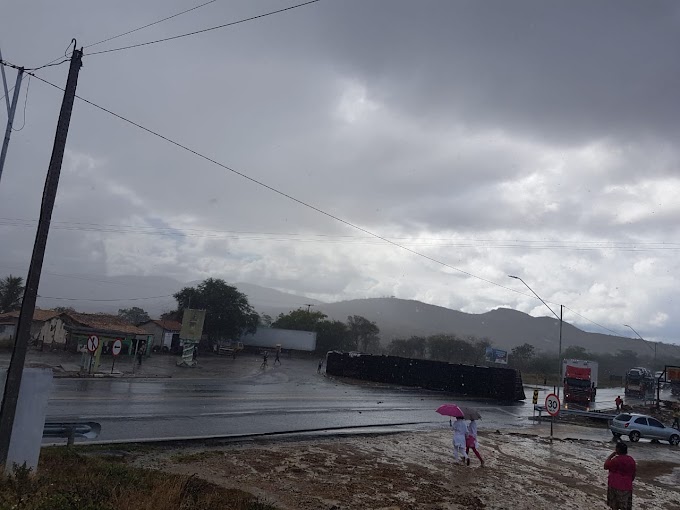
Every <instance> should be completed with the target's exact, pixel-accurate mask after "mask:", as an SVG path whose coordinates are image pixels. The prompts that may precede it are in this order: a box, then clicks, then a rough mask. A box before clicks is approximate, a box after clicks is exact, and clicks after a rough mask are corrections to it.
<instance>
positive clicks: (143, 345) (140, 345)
mask: <svg viewBox="0 0 680 510" xmlns="http://www.w3.org/2000/svg"><path fill="white" fill-rule="evenodd" d="M145 350H146V342H144V340H142V341H141V342H139V343H138V344H137V364H138V365H139V366H140V367H141V366H142V359H144V351H145Z"/></svg>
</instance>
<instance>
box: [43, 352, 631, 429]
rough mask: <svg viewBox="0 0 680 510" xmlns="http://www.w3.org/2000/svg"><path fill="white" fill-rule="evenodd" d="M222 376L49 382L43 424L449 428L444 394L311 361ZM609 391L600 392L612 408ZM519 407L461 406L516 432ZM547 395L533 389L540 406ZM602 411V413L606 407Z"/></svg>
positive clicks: (524, 414)
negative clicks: (347, 377) (326, 370)
mask: <svg viewBox="0 0 680 510" xmlns="http://www.w3.org/2000/svg"><path fill="white" fill-rule="evenodd" d="M240 363H241V364H242V365H241V367H240V369H239V370H237V371H233V372H230V373H227V374H224V375H222V376H215V377H212V378H209V379H206V378H201V379H197V378H190V376H189V377H183V378H171V379H55V385H54V390H53V392H52V395H51V398H50V400H49V405H48V421H62V420H63V421H73V420H88V421H96V422H99V423H100V424H101V426H102V432H101V435H100V436H99V438H98V440H101V441H132V440H148V439H162V438H188V437H199V436H215V435H232V434H233V435H241V434H260V433H279V432H290V431H304V430H320V429H331V428H332V429H336V428H353V427H367V426H384V427H388V428H389V427H395V426H398V425H407V426H408V428H440V427H448V419H446V418H444V417H441V416H439V415H438V414H436V413H435V412H434V410H435V409H436V408H437V407H438V406H439V405H440V404H442V403H445V402H450V401H456V399H453V398H452V397H450V396H448V395H446V394H443V393H439V392H432V391H426V390H421V389H411V388H409V389H404V388H392V387H386V386H382V385H381V386H377V385H371V384H360V383H348V382H345V381H343V380H342V379H335V378H332V377H326V376H324V375H319V374H317V373H316V364H315V362H314V361H310V360H298V359H285V360H284V363H283V364H282V365H281V366H276V367H271V366H270V367H268V368H267V369H265V370H261V369H260V368H259V366H258V365H259V361H258V360H257V359H255V358H253V359H248V358H243V360H240ZM617 391H618V390H601V391H600V392H599V395H598V397H599V398H598V400H602V401H603V404H601V405H604V403H605V402H607V403H609V402H612V401H613V399H614V398H615V397H616V394H617ZM532 392H533V390H532V389H528V388H527V389H526V394H527V397H528V398H527V400H526V401H524V402H515V403H508V404H500V403H497V402H488V401H474V400H472V401H467V402H466V405H471V406H474V407H476V408H478V409H479V410H480V412H481V414H482V416H483V419H482V420H481V422H480V429H482V430H483V429H491V430H495V429H499V428H500V429H504V430H507V429H508V428H516V429H519V428H523V427H527V426H529V424H530V422H529V420H528V417H529V416H531V415H532V413H533V405H532V403H531V396H532ZM547 393H548V391H546V389H542V390H541V392H540V394H539V402H543V401H544V399H545V396H546V395H547ZM606 407H611V406H610V405H607V406H606Z"/></svg>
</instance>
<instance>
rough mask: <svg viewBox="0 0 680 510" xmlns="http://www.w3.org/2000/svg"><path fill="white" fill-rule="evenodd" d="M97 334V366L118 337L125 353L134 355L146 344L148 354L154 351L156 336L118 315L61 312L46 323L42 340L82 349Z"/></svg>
mask: <svg viewBox="0 0 680 510" xmlns="http://www.w3.org/2000/svg"><path fill="white" fill-rule="evenodd" d="M93 335H94V336H97V337H98V338H99V348H98V349H97V352H95V358H96V362H95V367H96V366H97V365H98V362H99V358H100V356H101V355H102V354H104V355H107V354H109V353H110V352H111V344H113V342H114V341H115V340H121V341H122V343H123V349H122V351H121V355H126V354H127V355H133V354H135V353H136V352H137V349H138V348H139V347H141V346H144V348H145V350H144V352H145V354H147V355H148V353H149V352H151V343H152V342H153V336H152V335H150V334H149V333H147V332H146V331H144V330H143V329H141V328H138V327H137V326H134V325H133V324H130V323H128V322H125V321H124V320H123V319H121V318H120V317H118V316H116V315H108V314H103V313H75V312H64V313H61V314H59V315H57V316H56V317H53V318H52V319H50V320H49V321H47V322H46V323H45V324H44V325H43V327H42V328H41V329H40V333H39V335H38V341H39V342H41V343H42V345H46V346H47V345H49V346H51V347H52V348H61V349H64V350H67V351H71V352H78V351H81V350H82V349H83V346H84V345H85V344H86V343H87V339H88V338H89V337H90V336H93Z"/></svg>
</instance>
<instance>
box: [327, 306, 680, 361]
mask: <svg viewBox="0 0 680 510" xmlns="http://www.w3.org/2000/svg"><path fill="white" fill-rule="evenodd" d="M318 309H319V310H320V311H322V312H324V313H325V314H327V315H328V316H329V317H331V318H333V319H337V320H342V321H345V320H347V317H348V316H349V315H363V316H364V317H366V318H367V319H369V320H371V321H374V322H375V323H376V324H377V325H378V327H379V328H380V337H381V340H382V343H383V344H384V345H386V344H388V343H389V342H390V341H391V340H392V339H394V338H408V337H410V336H412V335H420V336H428V335H435V334H438V333H455V334H456V335H458V336H462V337H465V336H468V335H472V336H475V337H478V338H485V337H486V338H489V339H490V340H491V342H492V343H493V345H494V346H496V347H498V348H501V349H508V350H509V349H512V348H513V347H516V346H518V345H522V344H524V343H529V344H532V345H533V346H534V347H536V348H537V349H539V350H542V351H545V352H557V351H558V345H559V321H558V320H557V319H554V318H551V317H532V316H531V315H528V314H525V313H523V312H519V311H517V310H511V309H508V308H498V309H496V310H491V311H490V312H486V313H482V314H470V313H464V312H460V311H457V310H451V309H449V308H444V307H441V306H435V305H428V304H425V303H422V302H420V301H413V300H405V299H397V298H372V299H354V300H350V301H340V302H338V303H329V304H325V305H320V306H319V308H318ZM571 345H579V346H582V347H585V348H586V349H588V350H589V351H591V352H597V353H606V352H610V353H616V352H617V351H619V350H624V349H630V350H632V351H635V352H637V353H639V354H642V355H645V356H647V355H649V354H650V352H651V351H650V345H649V344H647V343H645V342H642V341H641V340H637V339H631V338H625V337H619V336H613V335H603V334H600V333H590V332H586V331H583V330H581V329H579V328H577V327H575V326H572V325H571V324H569V323H567V322H564V323H563V325H562V350H564V349H566V348H567V347H569V346H571ZM664 353H672V354H673V355H675V356H678V355H680V347H677V346H668V345H667V344H662V345H660V346H659V348H658V353H657V356H658V357H659V359H661V358H662V356H663V355H664Z"/></svg>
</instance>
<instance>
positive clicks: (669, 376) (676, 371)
mask: <svg viewBox="0 0 680 510" xmlns="http://www.w3.org/2000/svg"><path fill="white" fill-rule="evenodd" d="M666 380H667V381H680V367H669V366H667V367H666Z"/></svg>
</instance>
